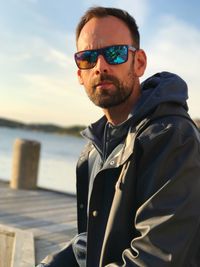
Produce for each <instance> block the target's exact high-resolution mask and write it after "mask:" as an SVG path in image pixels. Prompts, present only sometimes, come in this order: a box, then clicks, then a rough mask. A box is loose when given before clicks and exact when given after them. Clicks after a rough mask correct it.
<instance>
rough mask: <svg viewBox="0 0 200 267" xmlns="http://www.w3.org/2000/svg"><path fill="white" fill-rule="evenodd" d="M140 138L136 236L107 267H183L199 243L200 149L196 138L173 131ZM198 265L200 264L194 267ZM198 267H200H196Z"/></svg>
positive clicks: (173, 128)
mask: <svg viewBox="0 0 200 267" xmlns="http://www.w3.org/2000/svg"><path fill="white" fill-rule="evenodd" d="M148 131H151V135H149V134H147V135H145V134H144V135H143V136H142V137H141V139H140V145H141V151H142V153H141V157H140V160H139V162H138V172H137V199H138V200H139V203H138V207H139V208H138V209H137V211H136V216H135V222H134V224H135V229H136V230H137V233H138V234H137V237H135V238H133V240H132V241H131V244H130V247H129V248H127V249H125V250H124V251H123V254H122V262H121V263H110V264H108V265H106V267H114V266H123V267H128V266H129V267H130V266H133V267H134V266H140V267H188V266H197V265H196V264H194V265H193V264H192V259H194V257H195V254H197V250H198V249H199V247H200V246H199V245H198V244H199V240H200V209H199V203H200V150H199V140H198V137H197V135H195V134H194V132H192V133H191V134H188V132H187V133H184V132H183V131H182V130H180V129H179V128H176V127H175V126H173V127H169V128H168V129H166V128H163V130H162V131H160V130H159V131H157V130H156V128H153V129H148ZM199 264H200V263H199ZM198 266H199V265H198Z"/></svg>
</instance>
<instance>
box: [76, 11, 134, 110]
mask: <svg viewBox="0 0 200 267" xmlns="http://www.w3.org/2000/svg"><path fill="white" fill-rule="evenodd" d="M121 44H126V45H131V44H132V37H131V34H130V31H129V29H128V27H127V26H126V25H125V23H124V22H123V21H121V20H120V19H118V18H116V17H114V16H107V17H105V18H93V19H91V20H90V21H89V22H87V23H86V25H85V26H84V27H83V29H82V31H81V33H80V36H79V39H78V43H77V46H78V51H82V50H90V49H99V48H103V47H106V46H111V45H121ZM128 53H129V56H128V61H127V62H125V63H123V64H120V65H110V64H108V63H107V62H106V61H105V59H104V57H103V55H99V57H98V60H97V63H96V65H95V66H94V67H93V68H92V69H87V70H78V77H79V81H80V83H81V84H82V85H84V87H85V90H86V93H87V94H88V97H89V98H90V99H91V100H92V101H93V103H94V104H95V105H97V106H100V107H102V108H110V107H113V106H117V105H120V104H121V103H123V102H125V101H126V100H127V99H128V98H129V97H130V96H131V95H132V94H133V90H134V85H135V80H136V79H138V78H137V77H136V76H135V73H134V53H133V52H132V51H129V52H128Z"/></svg>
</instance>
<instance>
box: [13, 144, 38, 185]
mask: <svg viewBox="0 0 200 267" xmlns="http://www.w3.org/2000/svg"><path fill="white" fill-rule="evenodd" d="M39 157H40V143H39V142H37V141H32V140H26V139H16V140H15V143H14V151H13V162H12V177H11V182H10V187H11V188H13V189H36V188H37V175H38V168H39Z"/></svg>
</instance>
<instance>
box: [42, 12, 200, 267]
mask: <svg viewBox="0 0 200 267" xmlns="http://www.w3.org/2000/svg"><path fill="white" fill-rule="evenodd" d="M76 41H77V51H78V52H77V53H76V54H75V61H76V64H77V66H78V72H77V73H78V79H79V82H80V84H81V85H83V86H84V87H85V90H86V93H87V94H88V97H89V98H90V99H91V100H92V101H93V103H94V104H95V105H97V106H99V107H101V108H102V110H103V112H104V116H103V117H102V118H101V119H100V120H99V121H97V122H96V123H94V124H92V125H90V126H89V127H88V128H87V129H86V130H84V131H83V133H82V134H83V136H84V137H85V138H86V139H88V140H89V142H88V145H87V146H86V148H85V150H84V151H83V153H82V155H81V157H80V159H79V161H78V165H77V207H78V233H79V235H77V236H76V237H75V238H74V239H73V240H72V241H71V242H70V244H69V245H68V246H67V247H66V248H65V249H64V250H62V251H61V252H60V253H58V254H55V255H53V256H50V257H47V258H46V260H44V262H43V263H44V264H46V265H45V266H48V267H67V266H69V267H73V266H76V267H78V266H87V267H104V266H106V267H115V266H116V267H117V266H142V267H164V266H174V267H179V266H181V267H182V266H185V267H186V266H187V267H189V266H200V256H199V255H200V209H199V207H198V205H199V204H198V203H200V138H199V132H198V130H197V128H196V126H195V125H194V123H193V122H192V120H191V119H190V117H189V115H188V113H187V104H186V99H187V85H186V83H185V82H184V81H183V80H182V79H181V78H180V77H178V76H177V75H175V74H172V73H168V72H162V73H157V74H155V75H154V76H152V77H150V78H149V79H147V80H146V81H144V82H143V83H142V84H141V85H140V82H139V78H140V77H141V76H142V75H143V73H144V71H145V68H146V55H145V52H144V51H143V50H142V49H140V44H139V32H138V28H137V25H136V23H135V20H134V19H133V18H132V17H131V16H130V15H129V14H128V13H127V12H125V11H122V10H119V9H114V8H104V7H94V8H91V9H90V10H88V11H87V12H86V14H85V15H84V16H83V18H82V19H81V21H80V23H79V25H78V27H77V39H76Z"/></svg>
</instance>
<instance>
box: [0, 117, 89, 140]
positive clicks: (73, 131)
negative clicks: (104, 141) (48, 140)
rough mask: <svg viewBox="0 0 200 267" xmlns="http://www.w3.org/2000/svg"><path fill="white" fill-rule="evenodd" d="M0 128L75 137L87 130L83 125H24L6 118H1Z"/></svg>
mask: <svg viewBox="0 0 200 267" xmlns="http://www.w3.org/2000/svg"><path fill="white" fill-rule="evenodd" d="M0 127H9V128H20V129H27V130H35V131H42V132H48V133H59V134H70V135H75V136H80V131H82V130H83V129H85V126H83V125H75V126H70V127H62V126H58V125H55V124H40V123H23V122H19V121H15V120H8V119H4V118H0Z"/></svg>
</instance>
